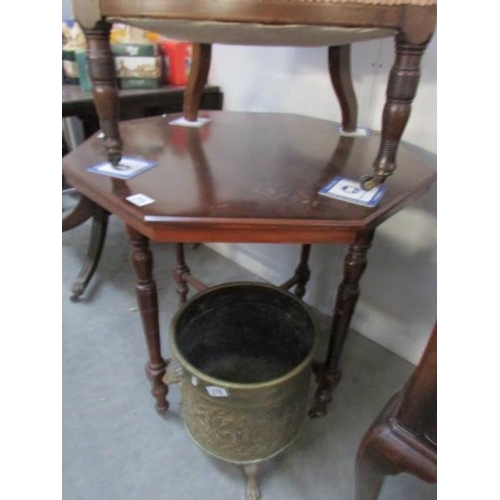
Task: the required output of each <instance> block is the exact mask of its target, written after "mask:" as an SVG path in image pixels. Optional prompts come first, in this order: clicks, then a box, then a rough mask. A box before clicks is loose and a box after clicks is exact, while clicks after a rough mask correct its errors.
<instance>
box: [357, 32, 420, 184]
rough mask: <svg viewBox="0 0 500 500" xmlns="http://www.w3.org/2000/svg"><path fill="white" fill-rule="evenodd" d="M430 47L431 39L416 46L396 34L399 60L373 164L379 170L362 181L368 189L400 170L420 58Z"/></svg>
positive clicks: (392, 78) (387, 100)
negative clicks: (399, 158)
mask: <svg viewBox="0 0 500 500" xmlns="http://www.w3.org/2000/svg"><path fill="white" fill-rule="evenodd" d="M426 47H427V42H425V43H422V44H418V45H415V44H412V43H409V42H408V41H407V40H406V38H405V37H404V35H403V34H399V35H398V36H397V37H396V60H395V62H394V65H393V67H392V69H391V74H390V76H389V82H388V84H387V99H386V103H385V107H384V112H383V115H382V138H381V143H380V148H379V151H378V154H377V158H376V159H375V162H374V164H373V168H374V170H375V173H374V175H372V176H368V177H365V178H364V179H363V180H362V186H363V188H364V189H367V190H368V189H372V188H374V187H375V186H376V185H378V184H381V183H382V182H384V181H385V180H386V179H387V177H389V176H390V175H392V173H393V172H394V170H396V153H397V150H398V146H399V142H400V140H401V136H402V135H403V132H404V130H405V127H406V123H407V122H408V118H409V117H410V111H411V104H412V102H413V98H414V97H415V94H416V93H417V88H418V82H419V79H420V61H421V59H422V55H423V53H424V51H425V48H426Z"/></svg>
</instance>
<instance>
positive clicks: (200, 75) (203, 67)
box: [184, 43, 212, 121]
mask: <svg viewBox="0 0 500 500" xmlns="http://www.w3.org/2000/svg"><path fill="white" fill-rule="evenodd" d="M211 57H212V46H211V45H210V44H208V43H195V44H193V61H192V63H191V72H190V73H189V81H188V84H187V87H186V90H185V91H184V118H186V120H189V121H196V120H197V119H198V111H199V109H200V100H201V92H202V90H203V88H204V87H205V85H206V84H207V79H208V71H209V70H210V61H211Z"/></svg>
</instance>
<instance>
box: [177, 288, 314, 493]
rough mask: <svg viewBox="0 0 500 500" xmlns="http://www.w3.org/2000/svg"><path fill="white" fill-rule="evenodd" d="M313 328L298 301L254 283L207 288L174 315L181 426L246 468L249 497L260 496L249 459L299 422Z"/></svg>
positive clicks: (270, 450)
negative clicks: (182, 424) (180, 392)
mask: <svg viewBox="0 0 500 500" xmlns="http://www.w3.org/2000/svg"><path fill="white" fill-rule="evenodd" d="M316 332H317V327H316V323H315V320H314V318H313V317H312V315H311V313H310V312H309V309H308V307H307V306H306V305H305V304H304V303H303V302H301V301H300V300H299V299H298V298H297V297H295V296H293V295H292V294H290V293H288V292H286V291H283V290H282V289H280V288H277V287H274V286H271V285H265V284H259V283H232V284H226V285H221V286H217V287H214V288H211V289H209V290H207V291H205V292H202V293H200V294H198V295H196V296H195V297H194V298H193V299H191V300H190V301H189V302H188V303H187V304H186V305H185V306H183V307H182V309H180V310H179V312H178V313H177V314H176V316H175V317H174V319H173V320H172V324H171V328H170V339H169V340H170V349H171V352H172V354H173V357H174V358H175V359H176V360H177V362H178V365H179V369H178V377H179V381H180V382H181V391H182V403H181V409H182V414H183V417H184V422H185V426H186V429H187V431H188V433H189V435H190V436H191V437H192V438H193V440H194V441H195V443H196V444H197V445H198V446H200V447H201V448H202V449H203V450H205V451H206V452H208V453H210V454H211V455H213V456H215V457H217V458H220V459H222V460H226V461H228V462H232V463H235V464H241V465H243V466H244V468H245V472H246V473H247V478H248V481H247V498H249V499H254V498H258V497H259V491H258V487H257V483H256V479H255V474H256V467H255V464H257V463H258V462H261V461H264V460H267V459H269V458H271V457H273V456H274V455H276V454H278V453H280V452H281V451H283V450H284V449H285V448H286V447H287V446H288V445H289V444H290V443H291V442H292V441H293V440H294V439H295V437H296V436H297V435H298V433H299V431H300V429H301V427H302V424H303V422H304V418H305V415H306V403H307V395H308V390H309V385H310V377H311V362H312V356H313V351H314V349H315V344H316Z"/></svg>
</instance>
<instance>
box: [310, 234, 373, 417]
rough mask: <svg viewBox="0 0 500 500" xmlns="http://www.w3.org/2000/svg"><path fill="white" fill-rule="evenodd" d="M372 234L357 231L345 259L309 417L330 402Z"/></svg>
mask: <svg viewBox="0 0 500 500" xmlns="http://www.w3.org/2000/svg"><path fill="white" fill-rule="evenodd" d="M373 235H374V230H369V231H364V232H361V231H360V232H359V233H358V234H357V236H356V241H355V242H354V243H353V244H352V246H351V247H350V248H349V252H348V254H347V256H346V258H345V259H344V278H343V280H342V283H341V284H340V285H339V288H338V290H337V299H336V303H335V310H334V313H333V321H332V329H331V334H330V342H329V345H328V351H327V356H326V361H325V364H324V365H323V366H320V367H318V368H317V371H316V382H317V388H316V394H315V396H314V402H313V407H312V409H311V411H310V412H309V416H311V417H322V416H324V415H326V406H327V404H328V403H329V402H330V401H331V399H332V393H333V390H334V389H335V387H336V386H337V384H338V383H339V381H340V377H341V373H340V369H339V360H340V356H341V354H342V348H343V346H344V341H345V338H346V335H347V331H348V330H349V325H350V323H351V318H352V315H353V313H354V308H355V307H356V302H357V301H358V296H359V280H360V279H361V276H362V275H363V272H364V270H365V268H366V263H367V260H366V254H367V252H368V249H369V248H370V245H371V241H372V239H373Z"/></svg>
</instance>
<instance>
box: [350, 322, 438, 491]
mask: <svg viewBox="0 0 500 500" xmlns="http://www.w3.org/2000/svg"><path fill="white" fill-rule="evenodd" d="M436 411H437V327H434V330H433V331H432V334H431V337H430V339H429V342H428V344H427V347H426V349H425V352H424V354H423V356H422V359H421V360H420V363H419V364H418V366H417V368H416V369H415V371H414V372H413V375H412V376H411V377H410V379H409V380H408V382H407V384H406V386H405V387H404V388H403V389H402V390H401V392H400V393H398V394H396V395H395V396H394V397H393V398H392V399H391V400H390V401H389V403H388V404H387V406H386V407H385V408H384V409H383V410H382V412H381V413H380V415H379V416H378V418H377V419H376V420H375V422H374V423H373V424H372V426H371V427H370V428H369V430H368V432H367V433H366V434H365V436H364V438H363V440H362V441H361V444H360V446H359V450H358V455H357V458H356V500H375V499H376V498H377V496H378V494H379V491H380V489H381V487H382V483H383V481H384V477H385V476H386V475H389V474H399V473H401V472H408V473H410V474H413V475H415V476H417V477H419V478H420V479H422V480H424V481H426V482H429V483H435V482H436V480H437V419H436Z"/></svg>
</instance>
